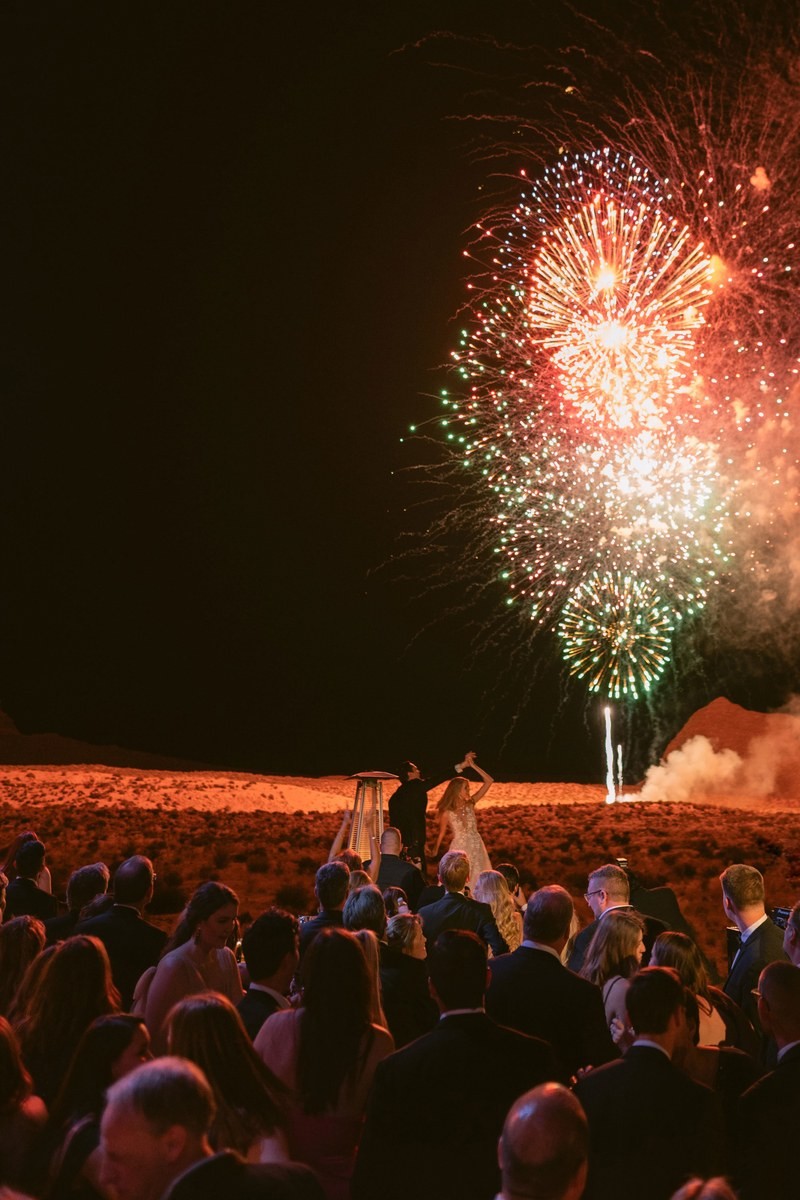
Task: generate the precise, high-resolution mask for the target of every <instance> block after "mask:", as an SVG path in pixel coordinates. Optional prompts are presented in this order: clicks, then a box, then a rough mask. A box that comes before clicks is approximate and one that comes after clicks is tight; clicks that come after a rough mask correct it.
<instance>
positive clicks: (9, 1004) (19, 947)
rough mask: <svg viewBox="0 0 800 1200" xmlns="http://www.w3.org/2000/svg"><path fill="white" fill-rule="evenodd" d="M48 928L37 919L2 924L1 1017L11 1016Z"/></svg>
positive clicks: (25, 918)
mask: <svg viewBox="0 0 800 1200" xmlns="http://www.w3.org/2000/svg"><path fill="white" fill-rule="evenodd" d="M44 943H45V929H44V925H43V923H42V922H41V921H40V920H39V918H38V917H14V919H13V920H11V921H7V922H6V923H5V924H4V925H0V1014H2V1015H3V1016H5V1017H11V1014H12V1010H13V1007H14V1001H15V998H16V995H17V992H18V990H19V987H20V984H21V983H22V980H23V978H24V976H25V972H26V971H27V969H28V967H29V966H30V964H31V963H32V962H33V960H34V959H35V958H36V956H37V954H41V952H42V950H43V949H44Z"/></svg>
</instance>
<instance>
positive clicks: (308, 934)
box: [300, 908, 344, 958]
mask: <svg viewBox="0 0 800 1200" xmlns="http://www.w3.org/2000/svg"><path fill="white" fill-rule="evenodd" d="M331 927H333V928H335V929H342V928H343V927H344V917H343V916H342V910H341V909H340V908H323V910H322V912H318V913H317V915H316V916H315V917H309V919H308V920H307V921H303V923H302V925H301V926H300V957H301V958H302V957H303V955H304V954H305V952H306V950H307V949H308V947H309V946H310V945H311V943H312V942H313V940H314V938H315V937H316V935H317V934H318V933H319V931H320V929H330V928H331Z"/></svg>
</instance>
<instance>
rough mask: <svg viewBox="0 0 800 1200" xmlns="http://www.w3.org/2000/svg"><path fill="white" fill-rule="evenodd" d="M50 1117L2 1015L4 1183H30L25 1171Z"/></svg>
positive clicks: (0, 1145)
mask: <svg viewBox="0 0 800 1200" xmlns="http://www.w3.org/2000/svg"><path fill="white" fill-rule="evenodd" d="M46 1121H47V1109H46V1108H45V1106H44V1102H43V1101H42V1100H41V1099H40V1097H39V1096H35V1095H34V1094H33V1080H32V1079H31V1077H30V1074H29V1073H28V1071H27V1070H26V1069H25V1064H24V1063H23V1061H22V1055H21V1054H20V1050H19V1042H18V1041H17V1037H16V1034H15V1033H14V1030H13V1029H12V1028H11V1026H10V1025H9V1023H8V1021H7V1020H6V1019H5V1017H0V1184H8V1185H10V1186H12V1187H20V1186H23V1185H25V1184H26V1183H27V1180H26V1179H25V1178H24V1176H23V1172H24V1169H25V1166H26V1163H27V1161H28V1159H29V1157H30V1153H31V1150H32V1148H33V1146H34V1144H35V1142H36V1140H37V1138H38V1137H39V1134H40V1133H41V1131H42V1129H43V1128H44V1125H45V1122H46Z"/></svg>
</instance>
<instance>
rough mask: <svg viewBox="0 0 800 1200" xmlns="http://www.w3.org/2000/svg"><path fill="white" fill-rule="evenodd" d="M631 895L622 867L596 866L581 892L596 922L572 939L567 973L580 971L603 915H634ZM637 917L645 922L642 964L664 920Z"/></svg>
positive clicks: (615, 865)
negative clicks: (619, 910) (618, 910)
mask: <svg viewBox="0 0 800 1200" xmlns="http://www.w3.org/2000/svg"><path fill="white" fill-rule="evenodd" d="M630 896H631V892H630V883H629V882H628V876H627V875H626V873H625V872H624V871H623V869H622V867H620V866H617V864H616V863H606V864H605V865H604V866H602V867H598V868H597V870H596V871H592V873H591V875H590V876H589V886H588V887H587V889H586V891H585V892H584V899H585V901H586V903H587V904H588V905H589V908H590V909H591V910H592V912H593V913H594V918H595V919H594V920H593V921H591V922H590V923H589V924H588V925H587V926H586V928H585V929H582V930H581V931H580V933H579V934H578V936H577V937H576V938H575V942H574V945H573V947H572V953H571V954H570V956H569V961H568V963H567V966H568V967H569V969H570V971H575V972H578V971H580V969H581V967H582V966H583V961H584V959H585V958H586V951H587V950H588V949H589V943H590V942H591V940H592V938H593V937H594V933H595V930H596V929H597V926H598V925H599V923H600V921H602V919H603V916H604V914H605V913H607V912H611V910H612V909H614V908H622V909H625V910H626V911H627V912H636V909H634V907H633V905H632V904H631V902H630ZM638 916H640V917H641V918H642V920H643V921H644V927H645V934H644V944H645V949H646V954H645V957H644V959H643V961H644V962H649V960H650V951H651V950H652V948H653V942H654V941H655V940H656V938H657V937H658V935H659V934H660V933H663V932H664V930H665V929H666V928H667V927H666V925H665V924H664V922H663V921H659V920H657V918H655V917H648V916H645V915H644V914H643V913H641V912H640V913H638Z"/></svg>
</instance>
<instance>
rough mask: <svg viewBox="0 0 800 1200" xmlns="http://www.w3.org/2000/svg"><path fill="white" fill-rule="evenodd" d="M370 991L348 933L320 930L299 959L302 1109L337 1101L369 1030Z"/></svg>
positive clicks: (316, 1110)
mask: <svg viewBox="0 0 800 1200" xmlns="http://www.w3.org/2000/svg"><path fill="white" fill-rule="evenodd" d="M371 1007H372V991H371V985H370V977H369V970H368V967H367V960H366V957H365V955H364V951H363V949H362V948H361V945H360V943H359V941H358V938H357V937H356V936H355V934H354V933H350V932H349V931H348V930H346V929H336V928H330V929H322V930H320V932H319V933H318V934H317V935H316V937H315V938H314V940H313V941H312V943H311V945H310V946H309V948H308V950H307V951H306V955H305V958H304V959H303V1006H302V1009H301V1020H300V1046H299V1051H298V1060H297V1063H298V1065H297V1074H298V1091H299V1094H300V1098H301V1103H302V1105H303V1108H304V1110H305V1112H307V1113H320V1112H324V1111H325V1110H326V1109H328V1108H332V1107H333V1106H334V1105H335V1104H336V1101H337V1098H338V1096H339V1091H340V1088H341V1086H342V1083H343V1082H344V1080H345V1078H347V1077H348V1076H350V1075H354V1074H355V1073H356V1072H357V1070H358V1064H359V1062H360V1059H361V1054H362V1052H363V1049H364V1046H363V1041H364V1038H365V1037H366V1036H367V1035H368V1034H369V1032H370V1030H371V1027H372V1025H371V1019H370V1017H371Z"/></svg>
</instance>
